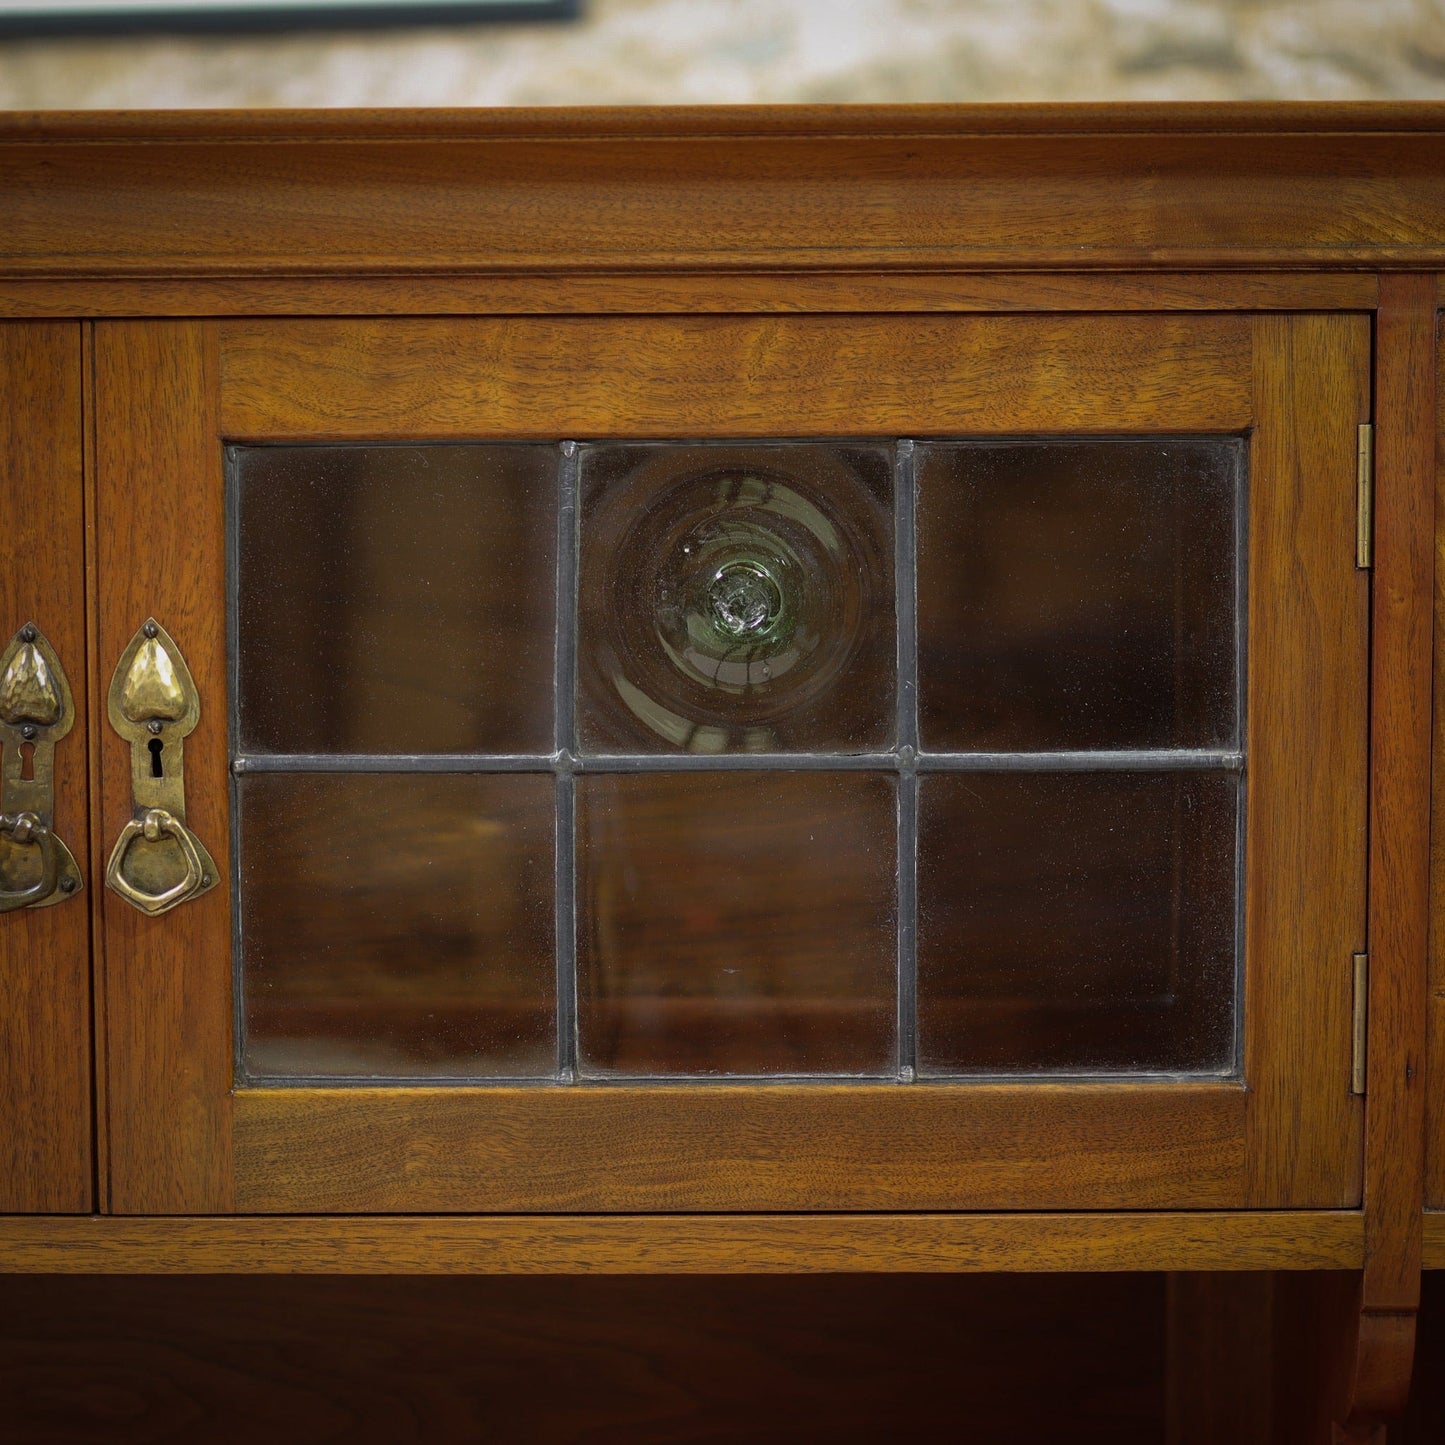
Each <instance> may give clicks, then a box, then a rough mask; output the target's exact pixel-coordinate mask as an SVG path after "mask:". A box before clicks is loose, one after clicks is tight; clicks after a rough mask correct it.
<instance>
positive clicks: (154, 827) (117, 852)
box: [105, 808, 211, 914]
mask: <svg viewBox="0 0 1445 1445" xmlns="http://www.w3.org/2000/svg"><path fill="white" fill-rule="evenodd" d="M140 837H144V838H145V841H146V842H147V843H159V842H160V841H161V839H162V838H165V837H170V838H174V839H175V840H176V842H177V843H179V844H180V845H181V856H182V857H184V859H185V860H186V874H185V877H184V878H182V879H181V881H180V882H179V883H177V884H175V885H174V886H173V887H171V888H166V889H163V890H162V891H161V892H160V893H149V892H147V891H146V890H145V889H144V888H137V887H136V886H135V884H133V883H132V882H131V881H130V879H129V878H127V877H126V876H125V859H126V854H127V853H129V852H130V845H131V844H132V843H134V842H135V840H136V839H137V838H140ZM201 851H202V850H201V843H200V839H198V838H197V837H196V835H195V834H194V833H193V832H191V830H190V829H189V828H188V827H186V825H185V824H184V823H183V822H181V820H180V819H179V818H177V817H176V816H175V815H174V814H173V813H168V812H166V810H165V809H164V808H147V809H146V811H145V813H144V814H143V815H142V816H141V817H139V818H132V819H131V821H130V822H129V823H127V824H126V825H125V827H124V828H122V829H121V830H120V837H119V838H117V839H116V840H115V847H114V848H112V849H111V850H110V862H109V863H108V864H107V865H106V869H105V886H106V887H107V888H109V889H111V890H112V891H113V892H115V893H119V894H120V896H121V897H122V898H124V899H125V901H126V902H127V903H129V904H131V905H132V906H133V907H136V908H139V909H140V911H141V912H142V913H149V914H157V913H164V912H165V911H166V909H168V908H174V907H175V906H176V904H178V903H184V902H185V901H186V899H187V898H189V897H190V896H191V894H193V893H195V892H197V891H198V890H199V889H200V888H201V887H202V886H204V885H207V884H209V883H210V882H211V879H210V877H209V875H208V874H207V873H206V865H205V863H203V862H202V861H201Z"/></svg>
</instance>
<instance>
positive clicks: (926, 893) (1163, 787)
mask: <svg viewBox="0 0 1445 1445" xmlns="http://www.w3.org/2000/svg"><path fill="white" fill-rule="evenodd" d="M1238 792H1239V777H1238V775H1237V774H1234V773H1230V772H1224V771H1220V772H1209V773H1199V772H1157V773H1055V774H1036V773H994V774H973V773H969V774H948V775H932V776H929V777H926V778H924V779H923V780H922V785H921V790H920V797H919V843H918V849H919V852H918V895H919V923H918V1052H919V1065H920V1072H923V1073H929V1074H950V1073H952V1074H958V1073H963V1074H983V1073H1047V1072H1066V1073H1111V1072H1145V1071H1147V1072H1175V1071H1178V1072H1194V1073H1200V1072H1225V1071H1227V1070H1228V1069H1229V1068H1230V1067H1231V1063H1232V1060H1233V1041H1234V1008H1235V934H1236V925H1235V858H1236V849H1235V832H1236V807H1237V798H1238Z"/></svg>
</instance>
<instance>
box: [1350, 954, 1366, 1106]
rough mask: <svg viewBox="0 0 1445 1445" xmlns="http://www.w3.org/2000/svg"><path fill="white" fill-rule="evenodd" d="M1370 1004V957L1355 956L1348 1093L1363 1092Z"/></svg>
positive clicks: (1363, 955) (1364, 955)
mask: <svg viewBox="0 0 1445 1445" xmlns="http://www.w3.org/2000/svg"><path fill="white" fill-rule="evenodd" d="M1369 1004H1370V955H1369V954H1368V953H1357V954H1356V955H1355V1002H1354V1015H1353V1026H1352V1028H1351V1030H1350V1093H1352V1094H1363V1093H1364V1092H1365V1050H1366V1047H1367V1040H1368V1035H1367V1034H1366V1032H1365V1025H1366V1023H1367V1021H1368V1019H1369Z"/></svg>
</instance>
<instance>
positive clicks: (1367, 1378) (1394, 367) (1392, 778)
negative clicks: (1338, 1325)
mask: <svg viewBox="0 0 1445 1445" xmlns="http://www.w3.org/2000/svg"><path fill="white" fill-rule="evenodd" d="M1435 295H1436V282H1435V278H1434V277H1433V276H1382V277H1381V278H1380V310H1379V317H1378V322H1377V327H1378V330H1377V333H1376V338H1375V356H1376V363H1375V365H1376V370H1375V586H1374V630H1373V638H1372V641H1373V648H1372V654H1371V664H1372V665H1371V680H1370V681H1371V689H1370V690H1371V728H1370V731H1371V739H1372V744H1373V753H1372V757H1371V772H1370V791H1371V812H1370V940H1369V947H1370V1025H1369V1033H1370V1055H1369V1068H1368V1081H1367V1085H1366V1087H1367V1092H1368V1100H1369V1102H1368V1110H1369V1112H1368V1120H1367V1123H1368V1127H1367V1130H1366V1135H1365V1272H1364V1278H1363V1281H1362V1288H1361V1308H1360V1314H1359V1320H1358V1334H1357V1342H1356V1351H1355V1360H1354V1371H1353V1376H1352V1391H1351V1399H1350V1412H1349V1416H1348V1421H1347V1423H1348V1424H1349V1426H1351V1427H1352V1428H1355V1429H1356V1430H1357V1431H1358V1430H1362V1429H1369V1428H1375V1427H1377V1426H1378V1425H1379V1423H1380V1422H1381V1421H1383V1420H1388V1419H1393V1418H1394V1417H1395V1416H1396V1415H1398V1414H1399V1413H1400V1412H1401V1411H1402V1410H1403V1409H1404V1408H1405V1403H1406V1400H1407V1399H1408V1396H1409V1390H1410V1374H1411V1366H1412V1362H1413V1359H1414V1353H1415V1312H1416V1310H1417V1308H1418V1307H1419V1302H1420V1255H1421V1211H1422V1207H1423V1204H1424V1170H1425V1138H1424V1129H1425V1080H1424V1076H1423V1071H1424V1066H1425V1030H1426V1019H1425V1015H1426V994H1427V978H1426V973H1427V955H1428V946H1429V929H1430V917H1429V886H1430V743H1431V735H1430V702H1431V698H1430V682H1431V678H1430V665H1431V619H1432V608H1433V601H1434V564H1435V540H1434V501H1435V447H1436V441H1435V414H1434V406H1435V393H1436V387H1437V385H1438V382H1437V378H1436V373H1435V329H1436V300H1435Z"/></svg>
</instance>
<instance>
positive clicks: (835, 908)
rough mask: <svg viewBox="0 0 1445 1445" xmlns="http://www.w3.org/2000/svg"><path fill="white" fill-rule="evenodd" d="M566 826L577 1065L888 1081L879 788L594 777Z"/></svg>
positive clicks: (889, 939)
mask: <svg viewBox="0 0 1445 1445" xmlns="http://www.w3.org/2000/svg"><path fill="white" fill-rule="evenodd" d="M577 819H578V884H577V886H578V928H577V971H578V995H579V998H578V1012H579V1018H580V1038H581V1049H580V1051H581V1065H582V1067H583V1069H584V1070H587V1071H590V1072H594V1073H597V1072H615V1073H623V1074H805V1073H824V1074H868V1073H883V1072H885V1071H887V1072H891V1071H892V1070H893V1068H894V1064H895V1049H896V1044H895V1037H896V1026H895V1003H896V993H897V987H896V977H897V975H896V970H895V965H894V958H895V938H896V919H897V909H896V903H895V897H896V889H895V871H896V869H895V819H896V800H895V789H894V781H893V779H892V777H888V776H881V775H876V774H865V773H852V774H829V773H753V774H741V773H732V774H726V773H723V774H718V773H712V774H706V773H705V774H691V775H681V776H679V775H665V774H650V775H648V774H644V775H640V776H638V775H633V776H625V777H624V776H607V775H598V776H592V777H584V778H581V779H579V781H578V801H577Z"/></svg>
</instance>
